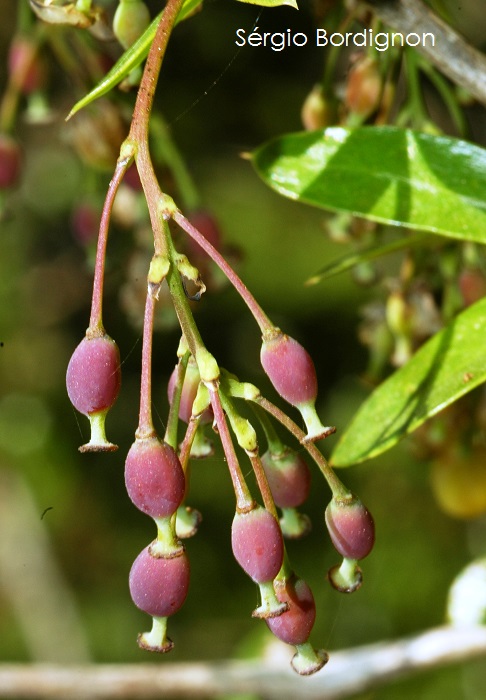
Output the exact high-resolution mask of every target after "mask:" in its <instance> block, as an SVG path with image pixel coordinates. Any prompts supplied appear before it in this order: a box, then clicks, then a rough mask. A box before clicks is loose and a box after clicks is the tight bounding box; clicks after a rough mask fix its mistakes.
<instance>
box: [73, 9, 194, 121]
mask: <svg viewBox="0 0 486 700" xmlns="http://www.w3.org/2000/svg"><path fill="white" fill-rule="evenodd" d="M201 3H202V0H186V2H185V3H184V4H183V6H182V8H181V11H180V12H179V14H178V16H177V19H176V24H179V22H182V20H184V19H186V18H187V17H188V16H189V15H190V14H192V12H194V10H195V9H196V8H197V7H198V6H199V5H201ZM162 13H163V11H162V12H160V13H159V14H158V15H157V17H155V18H154V19H153V20H152V22H151V23H150V25H149V26H148V27H147V29H146V30H145V32H144V33H143V34H142V36H141V37H140V38H139V39H137V41H136V42H135V43H134V44H133V46H130V48H129V49H127V50H126V51H125V53H124V54H123V55H122V56H120V58H119V59H118V61H117V62H116V63H115V65H114V66H113V68H111V69H110V70H109V71H108V73H107V74H106V75H105V76H104V77H103V78H102V79H101V80H100V82H99V83H98V84H97V85H96V87H94V88H93V89H92V90H91V91H90V92H89V93H88V94H87V95H85V96H84V97H83V98H81V99H80V100H79V101H78V102H76V104H75V105H74V107H73V108H72V110H71V111H70V112H69V114H68V116H67V117H66V121H67V120H68V119H70V118H71V117H72V116H74V115H75V114H76V112H79V110H80V109H82V108H83V107H86V106H87V105H89V104H90V103H91V102H94V100H97V99H98V98H99V97H103V95H106V94H107V93H108V92H110V90H113V88H114V87H116V86H117V85H118V84H119V83H121V81H122V80H124V79H125V78H126V77H127V76H128V75H129V74H130V73H131V72H132V70H134V69H135V68H137V66H139V65H140V64H141V63H142V61H144V60H145V59H146V58H147V54H148V52H149V49H150V46H151V44H152V41H153V40H154V37H155V32H156V31H157V27H158V26H159V22H160V19H161V17H162Z"/></svg>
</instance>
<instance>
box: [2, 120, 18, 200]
mask: <svg viewBox="0 0 486 700" xmlns="http://www.w3.org/2000/svg"><path fill="white" fill-rule="evenodd" d="M21 161H22V155H21V152H20V146H19V145H18V143H17V141H15V139H13V138H12V137H11V136H9V135H8V134H0V190H6V189H8V188H9V187H13V186H14V185H15V184H16V183H17V181H18V179H19V175H20V169H21V164H22V163H21Z"/></svg>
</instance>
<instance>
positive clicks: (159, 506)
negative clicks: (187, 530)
mask: <svg viewBox="0 0 486 700" xmlns="http://www.w3.org/2000/svg"><path fill="white" fill-rule="evenodd" d="M125 484H126V487H127V491H128V495H129V496H130V498H131V500H132V502H133V503H134V504H135V505H136V506H137V508H138V509H139V510H141V511H142V512H143V513H146V514H147V515H150V516H151V517H152V518H165V517H168V516H170V515H172V514H173V513H175V512H176V510H177V508H178V507H179V506H180V504H181V503H182V500H183V498H184V492H185V488H186V484H185V476H184V471H183V469H182V466H181V463H180V461H179V457H178V456H177V454H176V452H175V450H174V449H173V448H172V447H171V446H170V445H167V444H166V443H163V442H161V441H160V440H159V438H158V437H149V438H143V439H137V440H135V442H134V443H133V445H132V446H131V448H130V450H129V452H128V455H127V459H126V462H125Z"/></svg>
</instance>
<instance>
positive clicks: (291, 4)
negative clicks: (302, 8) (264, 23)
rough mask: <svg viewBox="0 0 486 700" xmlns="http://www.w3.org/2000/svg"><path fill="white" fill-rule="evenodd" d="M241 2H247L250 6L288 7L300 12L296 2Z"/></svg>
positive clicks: (282, 0)
mask: <svg viewBox="0 0 486 700" xmlns="http://www.w3.org/2000/svg"><path fill="white" fill-rule="evenodd" d="M239 1H240V2H246V3H249V4H250V5H260V7H280V6H281V5H288V6H289V7H295V9H296V10H298V9H299V8H298V6H297V2H296V0H239Z"/></svg>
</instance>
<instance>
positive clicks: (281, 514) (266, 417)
mask: <svg viewBox="0 0 486 700" xmlns="http://www.w3.org/2000/svg"><path fill="white" fill-rule="evenodd" d="M207 220H211V218H210V217H209V215H207V216H206V217H203V218H199V225H200V226H201V230H199V231H198V232H199V237H198V238H197V241H198V242H199V243H200V244H201V245H202V246H203V247H204V250H206V252H208V251H209V255H211V254H212V253H213V251H215V250H216V249H215V248H213V246H212V245H211V244H209V245H208V246H207V245H206V244H205V243H204V241H207V240H208V237H206V236H205V231H204V226H203V223H204V221H207ZM201 222H202V223H201ZM211 226H212V227H214V222H212V221H211ZM190 228H191V230H193V229H194V227H193V225H192V224H190ZM100 231H101V229H100ZM100 235H101V233H100ZM98 250H99V251H100V250H101V251H102V253H101V255H104V247H103V246H99V248H98ZM181 258H183V259H182V262H181V265H182V267H180V266H178V267H177V270H178V272H177V279H178V280H179V281H180V277H181V274H182V273H180V271H181V269H182V270H183V271H184V274H189V273H190V271H191V270H192V269H193V268H192V266H191V265H190V264H189V263H188V261H187V258H186V257H185V256H178V257H175V258H174V259H173V260H170V261H168V262H167V261H165V260H163V259H162V258H160V256H159V257H158V256H154V258H153V260H152V263H151V266H150V270H149V272H148V283H147V301H146V308H145V317H144V326H143V349H142V372H141V393H140V418H139V425H138V428H137V430H136V432H135V439H134V442H133V444H132V446H131V448H130V450H129V452H128V455H127V457H126V460H125V484H126V488H127V491H128V495H129V497H130V499H131V500H132V502H133V503H134V505H135V506H136V507H137V508H138V509H139V510H140V511H141V512H142V513H144V514H146V515H148V516H149V517H151V518H152V519H153V521H154V523H155V526H156V532H157V535H156V538H155V539H154V541H153V542H152V543H151V544H149V545H148V546H146V547H145V548H144V549H143V550H142V551H141V552H140V554H139V555H138V556H137V557H136V559H135V561H134V563H133V566H132V569H131V571H130V575H129V589H130V594H131V597H132V599H133V601H134V603H135V605H136V606H137V607H139V608H140V609H141V610H143V611H144V612H145V613H147V614H148V615H149V616H150V617H151V618H152V628H151V630H150V631H149V632H145V633H143V634H140V635H139V638H138V643H139V645H140V647H141V648H143V649H147V650H150V651H157V652H166V651H169V650H170V649H171V648H172V647H173V642H172V641H171V639H170V638H169V637H168V635H167V622H168V619H169V618H170V616H171V615H173V614H174V613H176V612H177V611H178V610H179V609H180V607H181V606H182V605H183V603H184V600H185V598H186V596H187V593H188V589H189V579H190V565H189V559H188V556H187V553H186V550H185V548H184V544H183V541H184V539H185V538H186V537H190V536H192V535H194V534H195V533H196V531H197V529H198V525H199V523H200V521H201V515H200V514H199V512H198V511H197V510H195V509H194V508H191V507H189V506H188V505H187V504H186V497H187V495H188V493H189V486H190V483H189V482H190V479H189V471H188V464H189V460H190V459H203V458H204V457H207V456H208V455H210V454H212V452H213V445H212V441H211V440H209V438H208V434H207V433H208V431H209V429H210V427H211V426H212V427H213V428H214V432H215V434H216V435H217V436H218V437H219V439H220V440H221V444H222V447H223V450H224V452H225V456H226V460H225V461H226V464H227V466H228V470H229V474H230V478H231V481H232V484H233V486H234V491H235V499H236V509H235V515H234V519H233V522H232V524H231V546H232V550H233V554H234V557H235V559H236V561H237V562H238V564H239V565H240V566H241V568H242V569H243V571H244V572H245V573H246V574H247V575H248V576H249V578H251V579H252V580H253V581H254V582H255V583H256V584H257V587H258V589H259V593H260V604H259V605H258V606H257V608H256V609H255V610H254V611H253V613H252V615H253V616H254V617H256V618H260V619H263V620H264V621H265V623H266V625H267V626H268V628H269V629H270V630H271V632H272V633H273V634H274V635H275V636H276V637H277V638H279V639H280V640H282V641H284V642H285V643H287V644H289V645H292V646H293V647H295V649H296V653H295V655H294V657H293V659H292V667H293V668H294V670H295V671H297V672H298V673H300V674H302V675H309V674H311V673H314V672H315V671H317V670H319V669H320V668H321V667H322V666H323V665H324V664H325V663H326V661H327V658H328V656H327V653H326V652H325V651H323V650H317V649H315V648H314V647H313V646H312V644H311V642H310V639H309V638H310V634H311V631H312V627H313V625H314V621H315V617H316V607H315V602H314V597H313V594H312V591H311V589H310V588H309V586H308V584H307V583H306V582H305V581H304V579H303V578H301V577H300V576H299V575H298V574H297V573H296V572H295V571H294V569H293V567H292V564H291V562H290V559H289V556H288V553H287V551H286V547H285V539H288V538H292V539H297V538H300V537H303V536H304V535H306V534H307V533H308V532H309V530H310V521H309V518H308V517H307V516H306V515H305V514H303V513H301V512H300V510H299V508H300V506H302V504H303V503H304V502H305V500H306V499H307V497H308V495H309V492H310V487H311V472H310V469H309V466H308V463H307V461H306V460H305V459H304V457H303V456H302V451H303V450H305V449H307V450H308V452H309V454H310V456H311V457H312V458H313V459H314V461H316V463H317V465H318V467H319V468H320V470H321V472H322V474H323V475H324V477H325V478H326V480H327V482H328V484H329V486H330V488H331V492H332V498H331V500H330V502H329V504H328V506H327V508H326V510H325V517H324V519H323V520H324V522H325V524H326V526H327V530H328V533H329V536H330V539H331V542H332V544H333V545H334V547H335V549H336V550H337V551H338V552H339V554H341V556H342V557H343V561H342V564H341V565H338V566H335V567H333V568H331V569H330V571H329V574H328V578H329V580H330V582H331V584H332V585H333V586H334V588H336V589H337V590H338V591H342V592H352V591H354V590H356V589H357V588H359V586H360V585H361V580H362V574H361V569H360V568H359V566H358V561H359V560H361V559H363V558H364V557H366V556H367V555H368V554H369V552H370V551H371V549H372V547H373V543H374V524H373V519H372V517H371V515H370V513H369V511H368V510H367V509H366V507H365V506H364V505H363V504H362V503H361V501H360V500H359V499H358V498H357V497H356V496H354V495H353V494H351V493H350V492H349V491H348V490H347V489H346V488H345V487H344V485H343V484H342V483H341V481H340V480H339V479H338V478H337V476H336V475H335V474H334V472H333V470H332V469H331V468H330V466H329V465H328V464H327V462H326V460H325V459H324V457H323V456H322V454H321V453H320V452H319V451H318V449H317V448H316V446H315V444H314V443H315V441H316V440H318V439H321V438H323V437H326V436H327V435H329V434H331V433H332V432H333V431H334V428H330V427H325V426H323V425H322V423H321V421H320V420H319V417H318V415H317V412H316V409H315V402H316V398H317V391H318V387H317V378H316V371H315V367H314V363H313V361H312V359H311V357H310V355H309V354H308V353H307V351H306V350H305V349H304V348H303V347H302V345H300V343H298V342H297V341H296V340H294V339H293V338H291V337H289V336H288V335H286V334H285V333H283V332H282V331H281V330H280V329H278V328H276V327H275V326H273V325H272V324H271V322H270V321H268V319H267V318H266V316H264V315H262V314H260V316H259V318H260V327H261V329H262V346H261V356H260V360H261V364H262V368H263V370H264V371H265V373H266V374H267V376H268V378H269V379H270V381H271V383H272V385H273V387H274V388H275V390H276V392H277V393H278V394H279V395H280V397H281V398H282V399H284V400H285V401H286V402H287V403H288V404H290V406H292V407H294V408H296V409H297V410H298V411H299V412H300V415H301V418H302V421H303V424H304V426H305V429H306V430H305V431H304V430H302V429H301V428H300V427H299V425H298V424H296V423H295V422H294V421H293V420H292V419H291V418H290V417H289V416H288V415H287V414H286V413H285V412H284V411H282V410H281V409H280V408H279V407H277V406H275V405H274V404H273V403H271V402H270V401H268V399H266V398H265V397H263V396H262V394H261V392H260V391H259V389H258V388H257V387H255V386H254V385H252V384H248V383H245V382H240V381H239V380H238V379H237V378H236V377H235V376H234V375H233V374H230V373H229V372H227V371H226V370H224V369H222V368H220V367H219V365H218V364H217V362H216V360H215V358H214V357H213V355H211V354H210V353H209V352H208V351H207V350H206V348H205V346H204V345H203V344H202V341H201V340H199V339H198V340H197V342H196V344H195V345H194V339H193V338H191V341H190V340H189V338H188V337H186V333H183V334H182V338H181V343H180V346H179V349H178V351H177V355H178V362H177V364H176V366H175V369H174V370H173V372H172V375H171V377H170V380H169V383H168V387H167V395H168V399H169V405H170V409H169V416H168V419H167V423H166V425H167V430H166V433H165V435H164V437H163V438H161V437H159V435H158V434H157V432H156V430H155V429H154V427H153V423H152V417H151V364H152V357H151V343H152V333H153V326H154V311H155V307H156V302H157V298H158V293H159V291H160V286H161V285H162V284H164V283H165V281H166V278H167V281H168V282H169V286H173V279H172V280H171V278H170V269H171V268H172V267H173V266H177V264H178V261H179V262H180V259H181ZM214 259H215V260H216V262H218V261H219V258H218V255H217V252H214ZM188 270H189V272H188ZM234 274H236V273H234ZM179 291H180V290H179ZM99 293H100V285H99V283H98V282H97V281H96V278H95V284H94V292H93V300H94V302H93V307H92V308H97V306H96V303H97V300H98V297H99ZM176 294H177V290H176ZM177 299H178V305H179V306H178V312H179V315H181V314H183V313H187V314H190V316H188V318H189V319H192V320H191V323H192V322H193V321H194V319H193V316H192V312H191V311H190V306H189V304H188V299H187V294H186V292H185V289H184V288H182V294H181V296H179V297H177ZM245 301H247V303H248V300H247V299H245ZM95 302H96V303H95ZM251 304H252V302H250V304H249V306H250V307H251ZM181 308H182V309H183V311H181V310H180V309H181ZM184 309H185V311H184ZM262 318H263V319H264V320H263V321H262V320H261V319H262ZM182 325H183V324H181V326H182ZM120 385H121V372H120V355H119V351H118V348H117V345H116V344H115V342H114V341H113V340H112V339H111V338H110V337H109V336H108V334H107V333H106V331H105V330H104V327H103V324H102V323H101V319H100V316H99V315H97V314H96V313H93V311H92V317H91V323H90V327H89V328H88V331H87V333H86V336H85V338H84V339H83V340H82V341H81V343H80V344H79V345H78V347H77V348H76V350H75V351H74V353H73V356H72V358H71V360H70V362H69V366H68V369H67V390H68V394H69V398H70V399H71V402H72V404H73V405H74V407H75V408H76V409H77V410H78V411H80V412H81V413H83V414H85V415H86V416H87V417H88V418H89V420H90V425H91V438H90V440H89V442H88V443H87V444H85V445H83V446H82V447H81V448H80V450H81V451H83V452H85V451H110V450H115V449H116V446H115V445H113V444H112V443H111V442H109V441H108V440H107V438H106V434H105V419H106V415H107V413H108V411H109V409H110V408H111V406H112V405H113V404H114V402H115V401H116V398H117V396H118V393H119V390H120ZM241 401H245V402H248V403H250V404H251V405H252V407H253V408H254V413H255V415H256V419H255V421H254V423H255V424H253V422H250V421H248V420H247V419H246V418H244V417H243V416H242V415H241V412H240V410H239V408H238V406H239V405H240V402H241ZM275 422H280V423H281V424H282V425H284V426H285V427H286V428H287V429H288V430H289V431H290V433H291V434H293V436H294V438H296V439H297V441H298V442H299V443H300V445H299V449H298V450H296V449H294V448H293V447H291V446H290V445H287V444H285V443H284V442H282V440H281V438H280V437H279V434H278V431H277V430H276V429H275ZM181 425H182V426H184V437H183V439H182V442H179V443H178V439H179V438H180V434H181V428H180V426H181ZM258 434H262V435H263V436H264V444H265V447H264V449H260V442H261V441H262V438H260V437H258ZM236 446H238V447H239V448H240V449H239V450H238V449H237V447H236ZM240 453H242V454H243V456H240ZM242 458H243V459H245V460H248V461H249V462H250V464H251V467H252V468H253V470H254V473H255V476H256V483H257V485H258V488H259V492H260V493H259V494H257V495H255V494H253V493H251V491H250V488H249V486H248V484H247V483H246V480H245V478H244V475H243V474H244V472H245V471H247V469H246V467H245V469H242V467H241V465H240V462H241V459H242Z"/></svg>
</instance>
